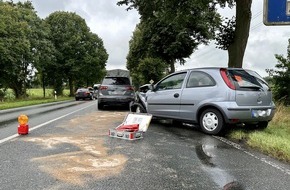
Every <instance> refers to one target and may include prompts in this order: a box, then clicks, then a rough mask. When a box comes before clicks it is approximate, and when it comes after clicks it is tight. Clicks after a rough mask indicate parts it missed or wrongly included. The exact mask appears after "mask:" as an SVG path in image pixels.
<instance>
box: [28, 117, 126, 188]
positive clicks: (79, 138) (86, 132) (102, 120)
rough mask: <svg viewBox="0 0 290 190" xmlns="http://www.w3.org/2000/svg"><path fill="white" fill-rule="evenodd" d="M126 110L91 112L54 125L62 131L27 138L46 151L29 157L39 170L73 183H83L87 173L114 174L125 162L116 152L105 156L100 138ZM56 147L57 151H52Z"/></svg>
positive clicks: (118, 121) (96, 177) (121, 118)
mask: <svg viewBox="0 0 290 190" xmlns="http://www.w3.org/2000/svg"><path fill="white" fill-rule="evenodd" d="M126 114H127V113H126V112H110V113H108V112H94V113H90V114H87V115H82V116H79V117H76V118H74V119H71V120H69V121H68V122H66V123H65V124H64V123H63V124H61V125H59V126H55V127H58V128H60V129H61V130H62V131H63V132H61V133H57V134H49V135H43V136H39V137H29V138H27V139H25V141H29V142H34V143H37V144H39V145H41V147H42V148H43V149H44V150H54V151H49V152H50V154H49V155H46V156H43V157H37V158H33V159H32V162H37V163H38V164H39V167H40V169H41V170H42V171H44V172H46V173H48V174H50V175H51V176H52V177H54V178H56V179H57V180H60V181H63V182H65V183H71V184H75V185H84V184H85V183H86V181H87V180H88V176H90V177H92V178H94V179H101V178H104V177H108V176H112V175H117V174H119V173H120V172H121V171H122V170H123V168H124V165H125V163H126V162H127V157H126V156H124V155H120V154H115V155H114V154H113V155H108V153H107V152H108V148H107V147H105V146H104V140H105V138H107V137H108V130H109V128H110V127H115V126H117V125H118V123H119V124H120V122H122V121H123V119H124V117H125V116H126ZM55 150H57V151H55Z"/></svg>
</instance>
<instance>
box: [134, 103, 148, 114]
mask: <svg viewBox="0 0 290 190" xmlns="http://www.w3.org/2000/svg"><path fill="white" fill-rule="evenodd" d="M135 113H147V111H146V110H145V109H144V107H143V106H142V105H140V104H137V105H136V109H135Z"/></svg>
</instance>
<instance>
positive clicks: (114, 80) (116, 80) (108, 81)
mask: <svg viewBox="0 0 290 190" xmlns="http://www.w3.org/2000/svg"><path fill="white" fill-rule="evenodd" d="M102 84H103V85H130V80H129V78H127V77H106V78H104V80H103V83H102Z"/></svg>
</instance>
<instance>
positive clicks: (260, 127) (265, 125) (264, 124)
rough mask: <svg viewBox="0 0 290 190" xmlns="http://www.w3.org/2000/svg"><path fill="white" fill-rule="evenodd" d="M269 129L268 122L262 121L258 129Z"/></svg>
mask: <svg viewBox="0 0 290 190" xmlns="http://www.w3.org/2000/svg"><path fill="white" fill-rule="evenodd" d="M267 127H268V121H261V122H259V123H258V128H259V129H262V130H263V129H266V128H267Z"/></svg>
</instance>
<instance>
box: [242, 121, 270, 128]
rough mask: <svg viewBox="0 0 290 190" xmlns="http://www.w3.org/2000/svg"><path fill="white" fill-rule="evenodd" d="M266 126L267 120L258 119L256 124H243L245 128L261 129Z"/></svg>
mask: <svg viewBox="0 0 290 190" xmlns="http://www.w3.org/2000/svg"><path fill="white" fill-rule="evenodd" d="M267 127H268V121H260V122H259V123H256V124H245V128H246V129H249V130H251V129H253V130H263V129H266V128H267Z"/></svg>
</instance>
